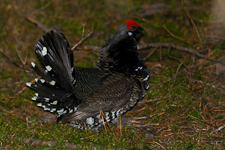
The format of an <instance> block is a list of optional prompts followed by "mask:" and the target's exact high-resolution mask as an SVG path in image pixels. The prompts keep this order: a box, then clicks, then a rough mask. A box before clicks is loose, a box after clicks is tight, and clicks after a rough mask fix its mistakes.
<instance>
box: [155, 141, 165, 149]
mask: <svg viewBox="0 0 225 150" xmlns="http://www.w3.org/2000/svg"><path fill="white" fill-rule="evenodd" d="M154 143H156V144H157V145H159V146H160V147H162V148H163V149H164V150H165V147H164V146H162V145H161V144H159V143H158V142H156V141H154Z"/></svg>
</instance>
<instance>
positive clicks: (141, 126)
mask: <svg viewBox="0 0 225 150" xmlns="http://www.w3.org/2000/svg"><path fill="white" fill-rule="evenodd" d="M151 126H159V123H149V124H145V125H135V126H134V127H138V128H145V127H151Z"/></svg>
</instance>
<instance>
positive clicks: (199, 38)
mask: <svg viewBox="0 0 225 150" xmlns="http://www.w3.org/2000/svg"><path fill="white" fill-rule="evenodd" d="M181 6H182V8H183V9H184V11H185V13H186V14H187V16H188V19H189V20H190V21H191V24H192V26H193V28H194V31H195V33H196V35H197V38H198V40H199V45H200V47H201V49H202V50H203V45H202V40H201V37H200V34H199V32H198V29H197V27H196V25H195V23H194V21H193V19H192V18H191V15H190V13H189V12H188V10H187V8H186V7H185V6H184V3H183V1H182V0H181Z"/></svg>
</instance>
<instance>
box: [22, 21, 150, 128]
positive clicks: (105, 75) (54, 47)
mask: <svg viewBox="0 0 225 150" xmlns="http://www.w3.org/2000/svg"><path fill="white" fill-rule="evenodd" d="M142 30H143V28H141V27H140V26H139V25H138V24H137V23H136V22H135V21H133V20H125V21H124V23H123V24H121V25H120V26H119V27H118V28H117V29H116V31H115V33H114V34H112V35H111V36H110V37H109V38H107V39H106V40H105V42H104V44H103V48H102V50H101V51H100V55H99V58H98V62H97V65H96V66H95V67H94V68H81V67H77V66H74V64H73V52H72V50H71V48H70V46H69V43H68V42H67V40H66V38H65V37H64V35H63V34H62V33H60V32H58V31H55V30H51V31H49V32H47V33H46V34H45V35H43V36H41V37H40V39H39V41H38V42H37V44H36V45H35V47H36V51H35V52H36V54H37V56H38V58H39V60H40V61H41V63H42V65H43V66H44V68H45V70H44V71H43V72H42V71H41V70H40V69H39V67H38V66H36V65H35V63H33V62H31V65H32V67H33V69H34V70H35V72H36V73H37V74H38V75H39V76H40V78H39V79H37V78H36V79H35V81H36V83H35V84H31V83H26V85H27V86H28V87H29V88H31V89H32V90H35V91H36V92H37V93H35V96H34V97H32V98H31V99H32V100H33V101H36V102H37V106H39V107H42V108H43V109H44V110H46V111H49V112H52V113H57V114H58V119H57V121H62V123H67V122H70V124H71V126H73V127H75V128H78V129H91V128H98V127H100V126H101V125H102V124H103V121H104V122H106V120H107V122H110V121H112V120H113V119H115V118H116V117H118V116H119V115H121V114H123V113H125V112H126V111H128V110H130V109H131V108H132V107H134V105H135V104H136V103H137V102H138V100H139V99H141V98H142V97H144V95H145V89H148V87H149V84H148V81H147V80H148V79H149V71H148V69H147V66H146V65H145V64H144V61H143V60H142V59H141V58H140V57H139V55H138V52H137V46H136V40H137V39H138V38H139V37H140V36H141V31H142ZM100 110H101V112H103V113H104V119H105V120H103V115H102V114H101V113H100Z"/></svg>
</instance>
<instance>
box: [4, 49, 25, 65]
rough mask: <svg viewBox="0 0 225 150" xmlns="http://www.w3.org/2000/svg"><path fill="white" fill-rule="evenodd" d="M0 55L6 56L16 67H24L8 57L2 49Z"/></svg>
mask: <svg viewBox="0 0 225 150" xmlns="http://www.w3.org/2000/svg"><path fill="white" fill-rule="evenodd" d="M0 53H1V54H2V55H4V56H5V57H6V58H7V59H8V60H9V61H10V62H11V63H12V64H14V65H15V66H17V67H19V68H22V69H23V67H22V66H20V65H19V64H18V63H17V62H15V61H13V60H12V59H11V58H10V57H9V56H8V55H6V54H5V53H4V52H3V51H2V50H1V49H0Z"/></svg>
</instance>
